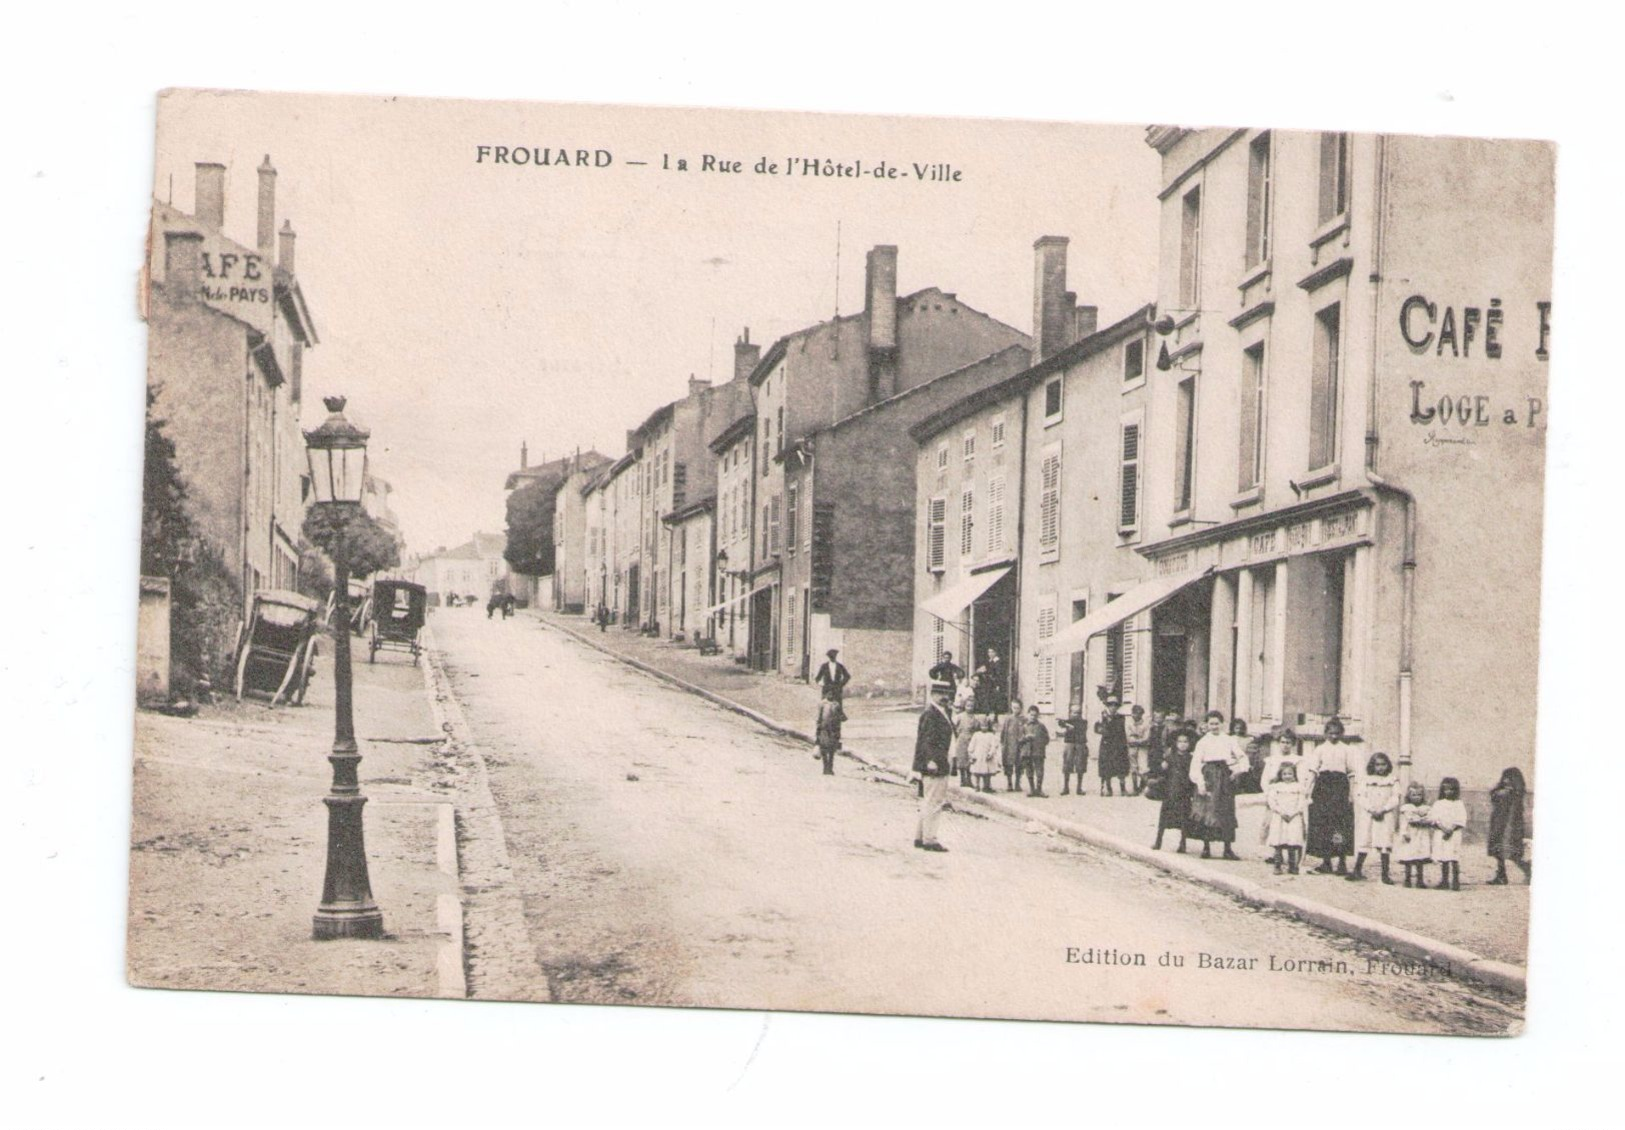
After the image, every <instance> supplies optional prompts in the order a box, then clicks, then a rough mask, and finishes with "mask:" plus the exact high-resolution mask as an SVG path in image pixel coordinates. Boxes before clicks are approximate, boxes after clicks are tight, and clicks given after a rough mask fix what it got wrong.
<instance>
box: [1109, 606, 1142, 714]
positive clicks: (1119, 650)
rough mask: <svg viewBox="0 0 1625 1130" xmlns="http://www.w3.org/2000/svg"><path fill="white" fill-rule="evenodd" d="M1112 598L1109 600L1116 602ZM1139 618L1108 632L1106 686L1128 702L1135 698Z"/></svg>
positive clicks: (1123, 623)
mask: <svg viewBox="0 0 1625 1130" xmlns="http://www.w3.org/2000/svg"><path fill="white" fill-rule="evenodd" d="M1115 599H1116V597H1112V598H1110V599H1108V600H1107V603H1108V604H1109V603H1111V600H1115ZM1137 619H1139V617H1137V616H1130V617H1129V618H1128V619H1127V620H1124V621H1121V622H1120V623H1118V624H1117V625H1116V626H1115V627H1113V628H1110V629H1108V630H1107V632H1106V684H1107V685H1108V686H1109V687H1111V688H1112V689H1113V690H1115V691H1117V693H1118V694H1120V695H1122V696H1123V701H1124V702H1127V701H1128V700H1129V699H1130V698H1132V697H1133V696H1134V681H1135V680H1134V653H1135V636H1136V634H1137V633H1136V632H1135V630H1134V622H1135V620H1137Z"/></svg>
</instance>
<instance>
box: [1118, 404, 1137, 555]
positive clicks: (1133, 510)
mask: <svg viewBox="0 0 1625 1130" xmlns="http://www.w3.org/2000/svg"><path fill="white" fill-rule="evenodd" d="M1120 438H1121V441H1122V442H1121V447H1120V448H1119V451H1120V452H1121V459H1120V461H1119V472H1118V488H1119V489H1118V507H1117V532H1118V533H1120V534H1123V535H1124V536H1127V535H1129V534H1133V533H1135V532H1137V531H1138V530H1139V528H1140V424H1139V421H1138V420H1136V421H1135V422H1134V423H1126V424H1124V425H1123V426H1122V434H1121V437H1120Z"/></svg>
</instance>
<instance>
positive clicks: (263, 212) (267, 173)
mask: <svg viewBox="0 0 1625 1130" xmlns="http://www.w3.org/2000/svg"><path fill="white" fill-rule="evenodd" d="M259 173H260V198H259V226H258V228H257V230H256V232H255V238H254V246H255V247H257V248H258V249H259V253H260V254H261V255H263V256H264V257H265V258H266V259H269V258H270V257H271V250H272V247H271V245H272V244H273V243H274V242H275V241H276V169H275V168H273V167H272V166H271V155H270V154H269V153H267V154H266V155H265V160H264V161H263V162H262V163H261V164H260V168H259Z"/></svg>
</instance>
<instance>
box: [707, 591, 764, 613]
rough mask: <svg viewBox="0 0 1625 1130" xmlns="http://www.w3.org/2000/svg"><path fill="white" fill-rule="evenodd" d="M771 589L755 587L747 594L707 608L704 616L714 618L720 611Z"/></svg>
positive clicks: (741, 594)
mask: <svg viewBox="0 0 1625 1130" xmlns="http://www.w3.org/2000/svg"><path fill="white" fill-rule="evenodd" d="M772 587H773V586H772V585H771V584H766V585H757V586H756V587H755V588H753V589H751V590H750V591H749V592H746V593H740V594H739V595H738V596H736V597H734V598H733V599H732V600H725V601H723V602H722V603H721V604H713V605H712V606H711V607H710V608H707V609H706V610H705V614H706V615H707V616H715V615H716V614H717V613H718V612H721V611H723V610H725V609H728V608H731V607H733V606H734V605H736V604H738V603H739V602H740V601H742V600H749V599H750V598H751V597H753V596H755V595H756V594H757V593H759V592H763V591H765V590H767V589H770V588H772Z"/></svg>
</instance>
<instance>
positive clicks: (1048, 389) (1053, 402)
mask: <svg viewBox="0 0 1625 1130" xmlns="http://www.w3.org/2000/svg"><path fill="white" fill-rule="evenodd" d="M1060 418H1061V378H1060V377H1056V378H1055V379H1054V380H1053V381H1051V382H1050V383H1049V384H1047V385H1045V386H1044V423H1046V424H1053V423H1054V422H1055V421H1056V420H1059V419H1060Z"/></svg>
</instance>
